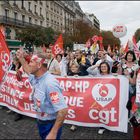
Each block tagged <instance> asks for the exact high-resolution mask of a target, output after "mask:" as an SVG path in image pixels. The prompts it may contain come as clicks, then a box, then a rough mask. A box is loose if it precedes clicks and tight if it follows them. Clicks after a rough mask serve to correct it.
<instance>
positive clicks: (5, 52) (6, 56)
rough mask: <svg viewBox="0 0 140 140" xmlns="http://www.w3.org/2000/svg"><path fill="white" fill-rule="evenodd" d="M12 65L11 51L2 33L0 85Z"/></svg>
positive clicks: (0, 44)
mask: <svg viewBox="0 0 140 140" xmlns="http://www.w3.org/2000/svg"><path fill="white" fill-rule="evenodd" d="M9 65H10V51H9V49H8V47H7V44H6V42H5V39H4V36H3V34H2V32H1V31H0V83H1V82H2V79H3V76H4V74H5V72H6V71H7V70H8V68H9Z"/></svg>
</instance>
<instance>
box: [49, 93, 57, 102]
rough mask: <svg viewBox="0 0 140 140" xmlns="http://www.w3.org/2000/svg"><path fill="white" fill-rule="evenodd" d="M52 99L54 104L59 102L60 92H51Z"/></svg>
mask: <svg viewBox="0 0 140 140" xmlns="http://www.w3.org/2000/svg"><path fill="white" fill-rule="evenodd" d="M50 99H51V101H52V103H53V104H55V103H58V102H59V96H58V92H52V93H50Z"/></svg>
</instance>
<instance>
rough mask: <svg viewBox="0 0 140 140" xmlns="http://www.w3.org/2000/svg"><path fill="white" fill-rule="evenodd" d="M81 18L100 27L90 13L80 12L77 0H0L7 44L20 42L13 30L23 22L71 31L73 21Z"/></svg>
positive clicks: (93, 25) (0, 25) (1, 20)
mask: <svg viewBox="0 0 140 140" xmlns="http://www.w3.org/2000/svg"><path fill="white" fill-rule="evenodd" d="M78 19H79V20H83V21H84V22H87V23H88V24H89V25H90V26H92V27H95V28H97V29H98V30H100V23H99V20H98V19H97V18H96V16H95V15H94V14H88V13H84V12H83V11H82V9H81V8H80V5H79V3H78V2H76V1H74V0H70V1H61V0H59V1H54V0H51V1H42V0H32V1H29V0H20V1H19V0H2V1H0V27H1V29H4V30H5V35H6V38H7V41H8V44H9V45H10V46H18V45H19V44H20V42H19V41H17V40H16V39H17V38H16V30H18V29H19V28H24V27H26V26H27V25H35V26H42V27H51V28H53V29H54V30H55V31H59V32H62V33H73V30H74V21H76V20H78Z"/></svg>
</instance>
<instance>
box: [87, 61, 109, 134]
mask: <svg viewBox="0 0 140 140" xmlns="http://www.w3.org/2000/svg"><path fill="white" fill-rule="evenodd" d="M87 71H88V73H89V74H90V75H93V76H109V75H110V74H111V73H110V65H109V64H108V63H107V62H105V61H104V62H101V63H100V64H96V65H93V66H91V67H89V68H88V69H87ZM104 131H105V128H103V127H100V129H99V131H98V134H103V133H104Z"/></svg>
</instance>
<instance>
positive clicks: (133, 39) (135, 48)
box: [132, 36, 139, 50]
mask: <svg viewBox="0 0 140 140" xmlns="http://www.w3.org/2000/svg"><path fill="white" fill-rule="evenodd" d="M132 41H133V44H134V50H139V48H138V46H137V43H136V39H135V36H133V38H132Z"/></svg>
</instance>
